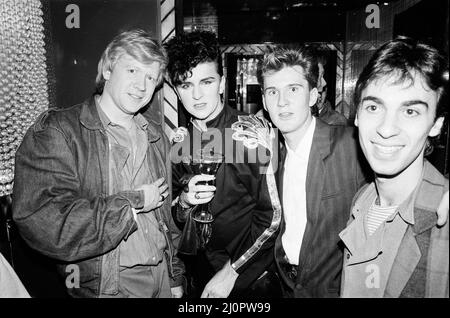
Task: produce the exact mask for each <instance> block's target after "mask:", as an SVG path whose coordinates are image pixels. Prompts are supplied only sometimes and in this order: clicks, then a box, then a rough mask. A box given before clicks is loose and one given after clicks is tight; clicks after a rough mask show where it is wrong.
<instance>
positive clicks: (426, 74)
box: [353, 36, 448, 118]
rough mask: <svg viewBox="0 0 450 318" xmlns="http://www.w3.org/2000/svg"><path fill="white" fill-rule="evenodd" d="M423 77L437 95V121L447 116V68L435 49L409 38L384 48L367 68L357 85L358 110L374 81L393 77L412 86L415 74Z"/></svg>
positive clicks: (355, 100)
mask: <svg viewBox="0 0 450 318" xmlns="http://www.w3.org/2000/svg"><path fill="white" fill-rule="evenodd" d="M415 72H417V73H418V74H420V75H421V76H422V77H423V78H424V80H425V82H426V84H427V85H428V87H430V88H431V89H432V90H433V91H438V94H439V97H438V105H437V108H436V118H437V117H441V116H443V115H444V114H445V113H446V105H444V104H445V103H443V100H444V98H443V96H444V95H445V90H446V86H447V84H448V64H447V61H446V59H445V58H444V57H443V56H442V55H441V54H439V52H438V50H436V49H435V48H433V47H431V46H429V45H426V44H424V43H421V42H419V41H416V40H414V39H411V38H408V37H404V36H401V37H398V38H396V39H394V40H391V41H389V42H387V43H385V44H383V45H382V46H381V47H380V48H379V49H378V50H376V52H375V53H374V55H373V56H372V58H371V59H370V61H369V63H368V64H367V65H366V67H364V69H363V71H362V73H361V75H360V76H359V78H358V81H357V82H356V87H355V93H354V96H353V101H354V103H355V105H356V106H357V107H358V106H359V103H360V101H361V94H362V91H363V90H364V89H365V88H366V87H367V86H368V85H369V84H370V83H371V82H372V81H374V80H377V79H379V78H381V77H383V76H394V78H395V77H396V78H397V80H396V82H395V83H403V82H405V81H410V82H411V83H412V82H413V80H414V78H413V76H414V73H415Z"/></svg>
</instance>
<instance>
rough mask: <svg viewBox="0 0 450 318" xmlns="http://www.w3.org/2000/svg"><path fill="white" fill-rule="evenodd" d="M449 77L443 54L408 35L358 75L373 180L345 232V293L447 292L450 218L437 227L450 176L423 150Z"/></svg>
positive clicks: (437, 123) (438, 123) (435, 129)
mask: <svg viewBox="0 0 450 318" xmlns="http://www.w3.org/2000/svg"><path fill="white" fill-rule="evenodd" d="M447 85H448V67H447V63H446V61H445V59H444V58H443V57H442V56H441V55H439V53H438V52H437V50H435V49H434V48H432V47H430V46H428V45H425V44H422V43H419V42H416V41H414V40H412V39H409V38H399V39H396V40H393V41H390V42H388V43H386V44H385V45H383V46H382V47H381V48H380V49H378V50H377V51H376V52H375V54H374V56H373V57H372V58H371V60H370V61H369V63H368V64H367V66H366V67H365V68H364V70H363V72H362V73H361V75H360V77H359V79H358V82H357V84H356V90H355V105H358V110H357V115H356V120H355V124H356V126H357V127H358V129H359V142H360V144H361V147H362V149H363V152H364V155H365V157H366V158H367V160H368V162H369V164H370V166H371V168H372V169H373V171H374V172H375V182H373V183H371V184H370V185H367V186H365V187H364V188H362V189H361V190H360V191H359V192H358V194H357V195H356V197H355V201H354V204H353V208H352V218H351V223H350V224H349V226H348V227H347V228H346V229H345V230H344V231H343V232H342V233H341V234H340V235H341V238H342V241H343V242H344V243H345V246H346V257H345V258H344V274H343V280H342V295H343V297H449V294H448V290H449V287H448V285H449V275H448V271H449V269H448V268H449V242H448V236H449V226H448V223H447V224H446V225H445V226H444V227H437V224H436V223H437V218H436V214H435V211H436V208H437V206H438V204H439V202H440V201H441V199H442V197H443V196H444V192H445V191H446V189H448V179H446V178H444V177H443V176H442V174H441V173H439V172H438V171H437V170H436V169H435V168H434V167H433V166H432V165H431V164H430V163H429V162H428V161H427V160H426V159H425V158H424V156H425V152H426V151H427V147H429V145H430V143H429V138H433V137H436V136H437V135H439V133H440V131H441V128H442V125H443V121H444V115H445V113H444V112H446V109H445V107H447V105H446V104H445V103H443V102H442V101H443V98H442V97H443V95H444V90H445V89H446V86H447ZM447 200H448V198H447ZM447 202H448V201H447Z"/></svg>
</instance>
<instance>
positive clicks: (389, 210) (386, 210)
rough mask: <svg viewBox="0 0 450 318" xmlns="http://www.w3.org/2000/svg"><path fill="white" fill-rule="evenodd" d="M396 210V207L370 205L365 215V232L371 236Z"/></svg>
mask: <svg viewBox="0 0 450 318" xmlns="http://www.w3.org/2000/svg"><path fill="white" fill-rule="evenodd" d="M397 208H398V206H388V207H382V206H379V205H377V204H375V203H374V204H372V206H371V207H370V209H369V213H368V214H367V230H368V231H369V235H372V234H373V233H374V232H375V231H376V230H377V229H378V227H379V226H380V225H381V223H383V222H384V221H386V220H387V219H388V218H389V217H390V216H391V215H392V214H394V213H395V211H396V210H397Z"/></svg>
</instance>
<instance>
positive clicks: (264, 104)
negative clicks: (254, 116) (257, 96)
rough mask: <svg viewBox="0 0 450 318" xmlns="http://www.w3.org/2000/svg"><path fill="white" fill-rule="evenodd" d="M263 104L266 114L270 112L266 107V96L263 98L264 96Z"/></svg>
mask: <svg viewBox="0 0 450 318" xmlns="http://www.w3.org/2000/svg"><path fill="white" fill-rule="evenodd" d="M262 103H263V108H264V110H265V111H266V112H268V110H267V106H266V98H265V97H264V94H263V96H262Z"/></svg>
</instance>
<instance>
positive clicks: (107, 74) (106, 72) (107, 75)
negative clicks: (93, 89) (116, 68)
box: [102, 69, 111, 81]
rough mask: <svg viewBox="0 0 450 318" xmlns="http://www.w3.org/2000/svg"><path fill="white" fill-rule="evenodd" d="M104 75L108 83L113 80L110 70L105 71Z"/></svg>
mask: <svg viewBox="0 0 450 318" xmlns="http://www.w3.org/2000/svg"><path fill="white" fill-rule="evenodd" d="M102 73H103V78H104V79H105V81H108V80H109V79H110V78H111V71H110V70H107V69H103V71H102Z"/></svg>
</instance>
